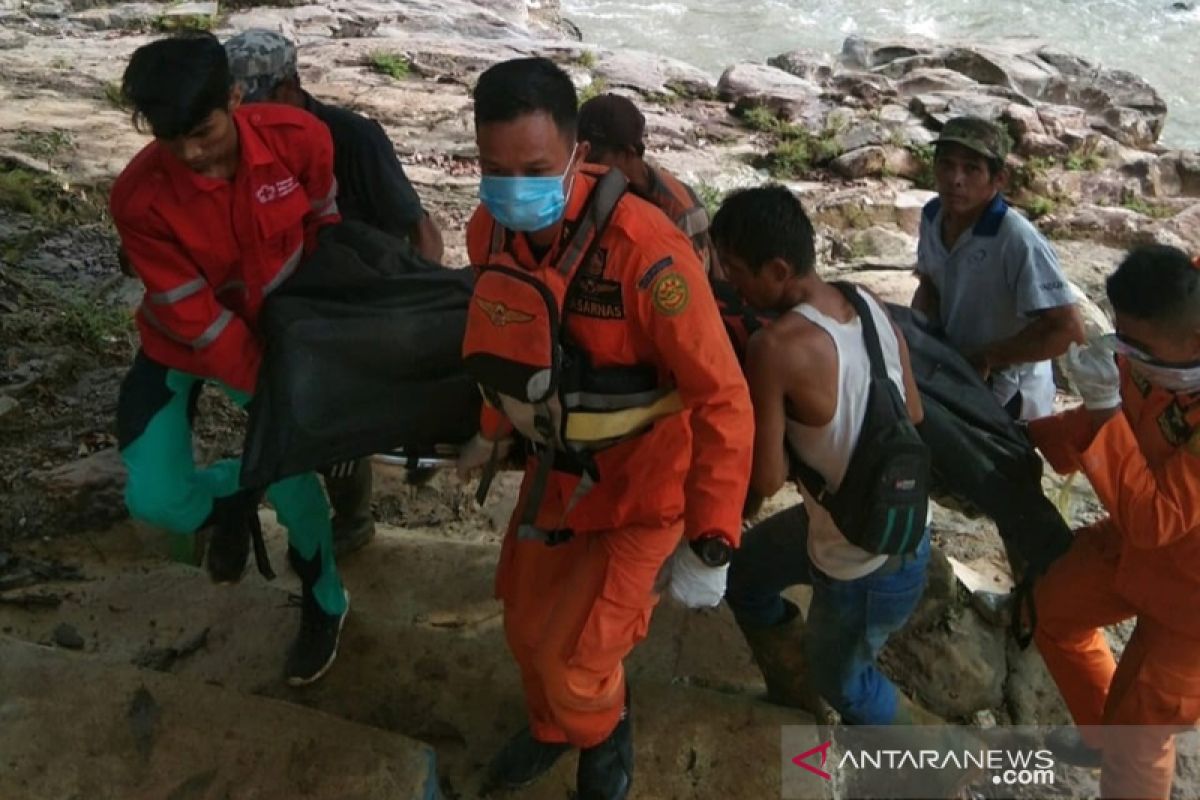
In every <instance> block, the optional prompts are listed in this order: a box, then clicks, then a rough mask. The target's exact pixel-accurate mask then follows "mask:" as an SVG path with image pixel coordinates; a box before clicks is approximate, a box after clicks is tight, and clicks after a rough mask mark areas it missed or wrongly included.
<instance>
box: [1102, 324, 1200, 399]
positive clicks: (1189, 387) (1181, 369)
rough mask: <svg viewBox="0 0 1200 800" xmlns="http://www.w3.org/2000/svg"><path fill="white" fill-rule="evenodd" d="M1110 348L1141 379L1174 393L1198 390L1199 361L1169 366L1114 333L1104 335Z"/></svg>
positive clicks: (1188, 392)
mask: <svg viewBox="0 0 1200 800" xmlns="http://www.w3.org/2000/svg"><path fill="white" fill-rule="evenodd" d="M1105 339H1106V340H1107V341H1108V343H1109V344H1110V345H1111V346H1112V349H1113V350H1114V351H1116V352H1117V353H1119V354H1120V355H1123V356H1125V357H1126V358H1127V359H1129V366H1130V369H1132V370H1133V371H1134V372H1136V373H1137V374H1138V377H1140V378H1141V379H1142V380H1144V381H1146V382H1147V383H1149V384H1152V385H1154V386H1157V387H1159V388H1160V389H1166V390H1167V391H1168V392H1175V393H1176V394H1190V393H1191V392H1200V363H1196V364H1185V365H1178V366H1171V365H1168V364H1164V363H1162V362H1161V361H1159V360H1158V359H1156V358H1155V357H1154V356H1151V355H1149V354H1147V353H1143V352H1142V351H1141V350H1139V349H1137V348H1136V347H1134V346H1133V345H1131V344H1129V343H1128V342H1124V341H1122V340H1121V339H1119V338H1118V337H1117V335H1116V334H1115V333H1110V334H1108V335H1107V336H1105Z"/></svg>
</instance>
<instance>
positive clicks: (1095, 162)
mask: <svg viewBox="0 0 1200 800" xmlns="http://www.w3.org/2000/svg"><path fill="white" fill-rule="evenodd" d="M1063 165H1064V166H1065V167H1066V168H1067V169H1069V170H1071V171H1072V172H1098V171H1100V170H1101V169H1103V168H1104V159H1103V158H1101V157H1100V156H1098V155H1096V154H1095V153H1092V152H1085V151H1081V150H1077V151H1075V152H1073V153H1071V154H1070V155H1069V156H1067V159H1066V161H1064V162H1063Z"/></svg>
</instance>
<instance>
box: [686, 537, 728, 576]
mask: <svg viewBox="0 0 1200 800" xmlns="http://www.w3.org/2000/svg"><path fill="white" fill-rule="evenodd" d="M688 545H689V546H690V547H691V548H692V552H693V553H695V554H696V556H697V557H698V558H699V559H700V560H701V561H702V562H703V563H704V566H706V567H713V568H714V569H715V568H716V567H723V566H725V565H726V564H728V563H729V559H730V558H731V557H732V556H733V548H732V547H730V546H729V542H727V541H725V537H724V536H721V535H720V534H718V533H706V534H704V535H703V536H700V537H698V538H696V539H692V540H691V541H690V542H688Z"/></svg>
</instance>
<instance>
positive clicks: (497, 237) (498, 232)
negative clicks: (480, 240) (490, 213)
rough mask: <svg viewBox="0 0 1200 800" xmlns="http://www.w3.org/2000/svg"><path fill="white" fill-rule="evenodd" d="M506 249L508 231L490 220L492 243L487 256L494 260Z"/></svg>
mask: <svg viewBox="0 0 1200 800" xmlns="http://www.w3.org/2000/svg"><path fill="white" fill-rule="evenodd" d="M507 249H508V231H507V230H506V229H505V227H504V226H503V225H501V224H500V223H499V222H496V221H495V220H492V242H491V245H490V246H489V250H488V256H489V257H490V258H493V259H494V258H495V257H496V256H498V255H500V254H501V253H503V252H504V251H505V250H507Z"/></svg>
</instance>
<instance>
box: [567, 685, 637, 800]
mask: <svg viewBox="0 0 1200 800" xmlns="http://www.w3.org/2000/svg"><path fill="white" fill-rule="evenodd" d="M628 697H629V696H628V694H626V700H625V709H624V710H623V711H622V712H621V721H620V722H618V723H617V727H616V728H614V729H613V732H612V733H610V734H609V736H608V738H607V739H605V740H604V741H603V742H601V743H600V744H598V745H596V746H595V747H589V748H587V749H586V750H581V751H579V767H578V770H577V771H576V773H575V788H576V790H577V791H578V797H579V800H625V798H626V797H628V796H629V789H630V787H631V786H633V727H632V725H631V724H630V720H629V699H628Z"/></svg>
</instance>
